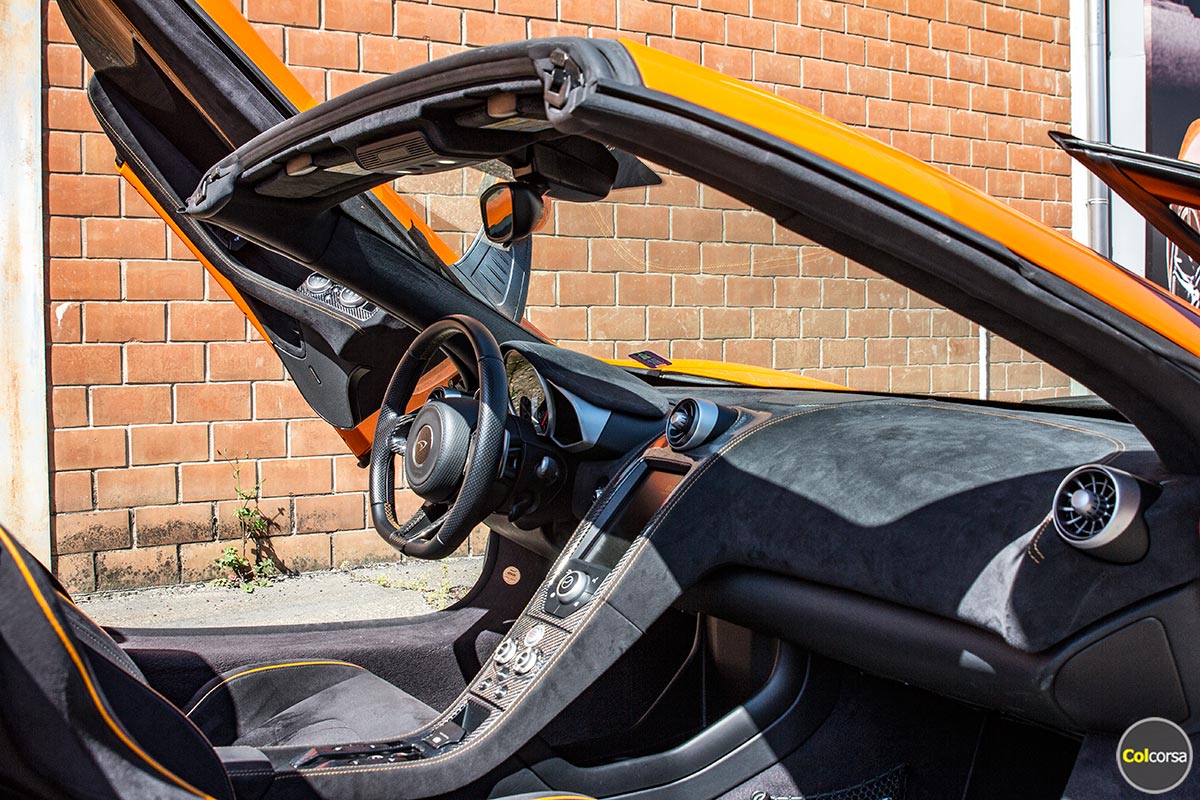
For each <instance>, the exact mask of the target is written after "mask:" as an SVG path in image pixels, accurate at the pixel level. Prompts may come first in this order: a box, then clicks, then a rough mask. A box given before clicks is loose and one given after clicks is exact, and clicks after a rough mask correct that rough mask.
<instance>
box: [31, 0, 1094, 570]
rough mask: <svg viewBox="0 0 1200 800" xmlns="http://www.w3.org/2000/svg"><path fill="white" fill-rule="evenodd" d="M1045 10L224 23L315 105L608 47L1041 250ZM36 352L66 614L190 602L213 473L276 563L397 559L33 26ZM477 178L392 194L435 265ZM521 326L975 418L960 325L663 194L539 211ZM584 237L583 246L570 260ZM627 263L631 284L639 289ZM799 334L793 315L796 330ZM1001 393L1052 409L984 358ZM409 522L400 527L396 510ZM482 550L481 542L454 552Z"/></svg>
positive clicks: (705, 197)
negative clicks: (260, 530) (511, 52)
mask: <svg viewBox="0 0 1200 800" xmlns="http://www.w3.org/2000/svg"><path fill="white" fill-rule="evenodd" d="M1067 8H1068V3H1067V0H1010V2H1007V3H1003V4H1001V3H995V4H993V3H983V2H977V0H866V3H865V4H855V3H839V2H823V0H799V2H796V0H792V2H787V1H786V0H692V2H687V1H686V0H684V1H683V2H676V3H667V2H649V1H647V0H558V2H552V1H549V2H547V1H545V0H446V2H445V3H442V2H436V3H433V4H426V3H416V2H395V3H393V2H390V1H389V0H324V2H321V1H320V0H287V1H286V2H284V1H283V0H246V2H245V3H244V6H243V10H244V12H245V13H246V14H247V16H248V17H249V18H250V19H251V21H252V22H254V24H255V26H256V28H258V30H259V32H260V33H261V35H262V36H263V38H264V39H265V40H266V41H267V43H268V44H269V45H270V46H271V48H272V49H274V50H275V51H276V52H277V53H279V54H280V55H282V56H283V57H284V59H285V61H286V62H287V63H288V64H289V65H291V67H292V68H293V70H294V71H295V72H296V74H297V75H298V76H299V78H300V80H301V81H302V82H303V83H304V84H305V85H306V86H307V87H308V88H309V90H310V91H311V92H312V93H313V94H314V95H316V96H317V97H318V98H327V97H331V96H333V95H336V94H338V93H341V92H344V91H346V90H348V89H351V88H353V87H356V86H359V85H361V84H363V83H365V82H367V81H370V80H372V79H373V78H376V77H378V76H379V75H383V74H387V73H390V72H393V71H395V70H399V69H403V68H405V67H408V66H412V65H414V64H418V63H422V62H424V61H426V60H427V59H429V58H431V57H438V56H443V55H447V54H449V53H452V52H455V51H458V50H461V49H463V48H464V47H469V46H474V45H483V44H489V43H493V42H500V41H508V40H512V39H520V38H524V37H528V36H546V35H556V34H568V35H586V36H597V37H600V36H615V35H617V34H618V33H619V34H620V35H623V36H627V37H629V38H633V39H636V40H638V41H644V42H646V43H648V44H650V45H652V46H655V47H658V48H661V49H664V50H667V51H670V52H673V53H677V54H679V55H681V56H684V57H685V58H689V59H691V60H693V61H698V62H700V63H703V64H705V65H707V66H710V67H713V68H715V69H718V70H721V71H722V72H724V73H726V74H728V75H732V76H734V77H738V78H744V79H747V80H752V81H755V82H757V83H759V84H762V85H764V86H766V87H768V88H770V89H771V90H773V91H775V92H777V93H779V94H780V95H782V96H784V97H787V98H788V99H791V100H795V101H797V102H800V103H802V104H804V105H807V106H809V107H812V108H815V109H818V110H820V111H822V112H824V113H825V114H828V115H830V116H832V117H834V118H836V119H839V120H842V121H844V122H847V123H849V124H852V125H855V126H860V127H862V128H864V129H865V130H866V131H868V132H869V133H870V134H871V135H873V136H876V137H878V138H879V139H881V140H883V141H886V142H890V143H891V144H893V145H895V146H896V147H899V148H900V149H902V150H905V151H907V152H910V153H912V154H913V155H916V156H918V157H920V158H922V159H925V160H929V161H932V162H934V163H936V164H938V165H939V166H942V167H943V168H945V169H946V170H948V171H949V172H950V173H951V174H953V175H955V176H956V177H958V178H960V179H962V180H964V181H966V182H968V183H970V184H972V185H975V186H978V187H980V188H983V189H986V190H987V191H989V192H991V193H992V194H995V195H997V196H999V197H1001V198H1004V199H1006V200H1007V201H1008V202H1010V203H1012V204H1013V205H1014V206H1016V207H1018V208H1020V209H1021V210H1022V211H1025V212H1027V213H1029V214H1031V215H1032V216H1034V217H1036V218H1039V219H1041V220H1043V221H1045V222H1047V223H1048V224H1050V225H1054V226H1058V227H1062V228H1065V227H1067V226H1068V225H1069V220H1070V203H1069V201H1070V196H1069V192H1070V187H1069V179H1068V160H1067V158H1066V156H1065V155H1063V154H1062V153H1060V152H1059V151H1057V150H1056V149H1054V148H1053V147H1052V145H1051V143H1050V141H1049V140H1048V138H1047V137H1046V133H1047V132H1048V131H1049V130H1051V129H1054V128H1065V127H1066V126H1067V124H1068V122H1069V104H1070V99H1069V81H1068V72H1067V70H1068V60H1069V50H1068V42H1067V30H1068V21H1067V18H1066V17H1067ZM46 29H47V42H46V77H47V84H48V85H47V88H46V92H47V96H46V125H47V137H48V138H47V141H48V148H47V159H46V160H47V164H46V168H47V171H48V177H47V186H48V202H47V210H48V225H47V230H48V237H47V238H48V254H47V272H48V279H47V280H48V298H49V302H48V307H47V326H48V330H49V333H50V339H51V342H52V343H51V345H50V348H49V349H50V352H49V362H50V375H51V383H52V386H51V387H50V393H51V398H50V399H51V406H52V426H53V442H52V459H53V468H54V475H53V492H52V497H53V506H54V519H55V525H54V552H55V554H56V564H55V567H56V570H57V571H58V574H59V575H60V577H61V578H62V579H63V580H64V582H65V583H66V584H67V585H68V586H69V587H70V588H72V589H73V590H76V591H86V590H90V589H93V588H102V589H103V588H115V587H122V586H132V585H145V584H153V583H173V582H177V581H191V580H199V579H203V578H206V577H209V576H210V575H212V574H213V572H212V567H211V564H212V559H213V558H214V557H215V556H216V555H217V554H218V553H219V551H220V550H221V548H222V547H223V546H224V544H225V543H226V542H227V541H229V540H230V539H231V538H235V537H236V536H237V535H238V529H237V526H236V524H235V522H234V520H233V517H232V512H233V508H234V506H235V505H236V501H235V499H234V498H235V493H234V480H233V475H232V466H231V464H230V463H228V462H227V461H226V460H225V459H224V458H223V455H222V454H223V453H224V454H226V455H232V456H237V457H240V458H242V460H243V463H242V475H243V481H242V482H243V485H252V484H254V483H255V482H258V481H261V482H262V488H263V495H264V499H263V502H262V507H263V510H264V512H265V513H266V514H267V515H268V516H269V517H271V518H272V519H273V521H274V523H275V528H274V532H275V534H276V535H275V536H274V537H273V540H272V541H273V545H274V548H275V550H276V552H277V553H278V555H279V556H280V557H281V558H282V560H283V561H284V563H285V564H286V565H287V566H289V567H292V568H295V569H313V568H321V567H329V566H331V565H333V566H336V565H340V564H342V563H347V562H349V563H355V562H361V561H369V560H374V559H379V558H383V557H390V556H392V555H393V553H392V551H391V550H390V549H389V548H387V547H386V546H384V545H382V543H380V542H379V540H378V538H377V537H376V536H375V534H374V533H373V532H371V531H369V530H366V529H365V526H366V525H367V522H368V521H367V518H366V516H365V513H364V512H365V507H364V497H363V490H364V487H365V473H364V472H363V471H361V470H358V469H357V468H356V467H355V466H354V462H353V459H352V458H351V457H350V456H348V455H346V454H345V449H344V446H343V445H342V443H341V440H340V439H339V438H338V437H337V436H336V435H334V434H333V433H332V431H331V430H330V429H329V428H328V427H327V426H326V425H325V424H324V423H322V422H321V421H320V420H317V419H314V418H313V417H312V415H311V412H310V411H309V410H308V408H307V406H306V405H305V404H304V402H303V401H302V400H301V399H300V397H299V395H298V393H297V392H296V390H295V388H294V387H293V385H292V384H291V383H290V382H288V381H287V380H286V379H285V378H284V375H283V370H282V367H281V366H280V365H279V363H278V361H277V360H276V358H275V357H274V355H273V354H272V352H271V349H270V347H269V346H268V345H266V344H265V343H263V342H262V341H260V340H259V339H258V337H257V335H256V334H255V332H254V331H253V329H252V328H251V327H250V326H249V325H248V324H247V323H246V322H245V320H244V319H243V318H242V316H241V314H240V313H239V312H238V311H237V310H236V308H234V306H233V305H232V303H230V302H229V301H228V299H227V298H225V296H224V294H223V292H222V291H221V289H220V288H219V287H218V286H217V285H216V284H215V283H214V282H213V281H211V280H210V279H208V278H207V276H206V275H205V274H204V271H203V270H202V269H201V268H200V267H199V266H198V265H197V264H196V263H195V262H194V261H193V260H192V259H191V258H190V257H189V255H188V253H187V252H186V250H185V248H184V247H183V246H182V245H181V243H180V242H179V241H178V240H177V239H175V238H174V237H173V236H172V235H171V234H170V232H169V231H168V230H167V228H166V227H165V225H163V224H162V223H161V222H160V221H159V220H157V218H155V217H154V215H153V214H152V212H151V211H150V209H149V208H147V207H146V205H145V204H144V203H143V202H142V201H141V200H140V199H139V198H138V197H137V196H136V194H135V193H133V192H132V191H131V190H130V189H129V187H127V186H125V185H124V184H123V182H122V181H121V180H120V179H119V178H118V177H116V175H115V174H114V170H113V152H112V149H111V147H110V146H109V145H108V143H107V142H106V140H105V138H104V136H103V135H102V134H101V133H99V126H98V124H97V123H96V121H95V120H94V119H93V117H92V114H91V111H90V109H89V108H88V106H87V102H86V100H85V97H84V94H83V90H82V87H83V85H84V82H85V79H86V67H85V65H84V64H83V62H82V58H81V56H80V54H79V51H78V49H77V48H76V47H75V46H74V45H73V44H72V42H71V37H70V34H69V32H68V31H67V29H66V26H65V25H64V24H63V22H62V18H61V16H60V14H59V13H58V10H57V7H56V6H55V4H54V3H53V2H51V3H49V5H48V6H47V26H46ZM481 179H482V177H481V176H480V175H479V174H478V173H472V172H466V173H462V174H454V175H443V176H434V177H430V178H425V179H420V180H419V181H417V182H410V183H407V184H405V187H404V191H405V193H406V194H408V195H410V196H412V197H413V198H414V201H415V202H416V203H417V204H418V205H419V206H420V207H421V208H423V209H425V213H426V215H427V218H428V219H429V220H430V222H431V224H433V225H434V227H435V228H437V229H439V230H442V231H446V232H447V233H448V234H449V235H450V239H451V241H452V243H453V244H455V245H456V246H461V244H462V239H463V236H462V235H461V232H463V231H470V230H473V229H474V228H475V227H476V225H477V218H476V214H477V211H476V208H477V206H476V205H475V201H474V199H473V197H474V193H475V191H477V189H478V186H479V182H480V180H481ZM554 224H555V230H556V231H562V232H563V235H561V236H547V237H543V239H542V240H541V241H540V242H539V244H538V247H537V256H536V261H537V263H536V269H537V271H536V273H535V275H534V276H533V281H532V284H531V291H530V311H529V315H530V318H531V320H532V321H533V322H534V323H535V324H537V325H538V326H540V327H541V328H542V329H543V330H545V331H546V332H547V333H548V334H550V335H551V336H553V337H556V338H559V339H562V340H564V342H565V343H567V344H568V345H569V346H571V347H575V348H578V349H584V350H587V351H589V352H594V353H597V354H600V355H614V354H615V355H623V354H625V353H627V352H629V351H631V350H634V349H640V348H643V347H646V346H649V347H652V348H653V349H655V350H658V351H659V352H661V353H663V354H664V355H669V356H674V357H704V358H727V359H729V360H735V361H742V362H747V363H754V364H762V365H765V366H775V367H778V368H783V369H790V370H797V371H800V372H802V373H804V374H810V375H814V376H816V377H820V378H824V379H828V380H834V381H836V382H839V383H848V384H851V385H854V386H857V387H861V388H865V389H892V390H896V391H935V392H948V393H967V392H973V391H975V390H976V387H977V386H978V380H979V376H978V374H977V367H976V366H975V360H976V355H977V351H976V346H975V341H976V340H975V334H976V331H975V329H974V326H972V325H970V324H968V323H967V322H966V321H965V320H962V319H961V318H959V317H956V316H955V315H953V314H950V313H949V312H946V311H945V310H942V309H938V308H936V307H935V306H933V304H931V303H928V302H927V301H925V300H924V299H922V298H920V297H918V296H916V295H914V294H912V293H910V292H908V291H906V290H905V289H903V288H902V287H899V286H897V285H895V284H894V283H892V282H890V281H888V280H886V279H883V278H881V277H878V276H877V275H875V274H874V273H872V272H871V271H870V270H867V269H866V268H864V267H862V266H860V265H857V264H854V263H848V262H847V261H846V260H845V259H842V258H840V257H838V256H836V255H834V254H832V253H829V252H828V251H825V250H823V249H821V248H818V247H816V246H813V245H811V244H808V243H806V242H804V241H803V240H801V239H799V238H798V237H796V236H794V235H792V234H790V233H788V232H786V231H783V230H781V229H778V228H777V227H776V226H774V225H773V224H771V223H770V221H769V220H764V219H762V218H760V217H756V216H755V215H752V214H750V213H748V212H746V211H745V209H744V208H743V207H741V206H740V205H739V204H738V203H736V202H735V201H732V200H730V199H729V198H727V197H724V196H722V195H720V194H719V193H715V192H711V191H707V190H704V191H702V190H701V189H699V187H697V186H695V185H694V184H693V183H691V182H690V181H688V180H686V179H683V178H680V177H678V176H667V179H666V182H665V183H664V185H663V186H661V187H654V188H651V189H649V190H633V191H628V190H627V191H625V192H622V193H621V194H620V195H619V196H616V197H614V198H613V202H611V203H604V204H597V205H595V206H590V207H580V206H572V205H569V204H557V205H556V208H555V218H554ZM588 236H598V237H599V238H596V239H592V240H590V241H589V240H588V239H586V238H583V237H588ZM647 264H648V265H649V266H648V267H647V266H646V265H647ZM799 309H804V310H799ZM990 380H991V385H992V387H993V388H994V389H995V390H996V392H995V395H994V396H998V397H1004V398H1017V399H1019V398H1022V397H1026V398H1028V397H1032V396H1037V395H1044V394H1051V393H1061V392H1062V391H1064V390H1065V387H1066V381H1065V379H1064V378H1063V376H1061V375H1060V374H1059V373H1057V372H1056V371H1054V370H1051V369H1049V368H1047V367H1045V366H1044V365H1042V364H1040V363H1039V362H1037V361H1036V360H1033V359H1031V358H1030V357H1028V356H1027V355H1025V354H1023V353H1021V352H1020V351H1018V350H1017V349H1016V348H1014V347H1011V346H1010V345H1007V344H1006V343H1003V342H996V343H995V345H994V349H993V364H992V367H991V370H990ZM408 501H409V502H414V503H415V501H414V500H413V499H412V498H411V497H410V498H408ZM473 546H474V547H475V548H478V547H479V540H476V541H475V542H474V544H473Z"/></svg>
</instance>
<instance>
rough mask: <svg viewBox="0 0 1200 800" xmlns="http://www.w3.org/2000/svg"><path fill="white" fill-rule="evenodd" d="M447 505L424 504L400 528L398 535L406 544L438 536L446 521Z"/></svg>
mask: <svg viewBox="0 0 1200 800" xmlns="http://www.w3.org/2000/svg"><path fill="white" fill-rule="evenodd" d="M447 509H448V506H447V505H446V504H445V503H428V502H426V503H422V504H421V507H420V508H419V509H417V511H416V512H415V513H414V514H413V515H412V516H411V517H409V518H408V522H406V523H404V524H403V525H402V526H400V529H399V531H397V532H396V535H397V536H398V537H399V538H400V539H402V540H404V541H405V542H415V541H417V540H427V539H430V538H431V537H433V536H434V535H436V534H437V532H438V530H439V529H440V528H441V527H442V521H443V520H445V519H446V511H447Z"/></svg>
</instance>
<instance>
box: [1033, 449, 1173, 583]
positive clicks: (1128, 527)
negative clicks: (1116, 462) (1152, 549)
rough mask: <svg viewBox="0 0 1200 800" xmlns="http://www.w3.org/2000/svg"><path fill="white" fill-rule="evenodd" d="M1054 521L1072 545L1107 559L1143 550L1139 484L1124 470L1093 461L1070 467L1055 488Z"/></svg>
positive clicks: (1130, 557) (1129, 557)
mask: <svg viewBox="0 0 1200 800" xmlns="http://www.w3.org/2000/svg"><path fill="white" fill-rule="evenodd" d="M1054 527H1055V528H1056V529H1057V530H1058V534H1059V536H1061V537H1062V538H1063V540H1064V541H1066V542H1067V543H1068V544H1070V545H1071V546H1072V547H1075V548H1078V549H1080V550H1084V551H1087V552H1089V553H1090V554H1091V555H1094V556H1096V557H1098V558H1102V559H1104V560H1106V561H1116V562H1119V563H1122V564H1127V563H1132V562H1134V561H1137V560H1138V559H1140V558H1141V557H1142V556H1143V555H1145V554H1146V548H1147V547H1148V546H1149V537H1148V535H1147V532H1146V525H1145V521H1144V520H1143V519H1142V486H1141V483H1140V482H1139V481H1138V479H1137V478H1135V477H1134V476H1132V475H1130V474H1129V473H1128V472H1123V471H1121V470H1119V469H1114V468H1112V467H1102V466H1099V465H1095V464H1090V465H1087V466H1083V467H1080V468H1078V469H1076V470H1074V471H1072V472H1071V473H1070V474H1069V475H1067V477H1066V478H1064V479H1063V481H1062V483H1060V484H1059V486H1058V491H1057V492H1055V494H1054Z"/></svg>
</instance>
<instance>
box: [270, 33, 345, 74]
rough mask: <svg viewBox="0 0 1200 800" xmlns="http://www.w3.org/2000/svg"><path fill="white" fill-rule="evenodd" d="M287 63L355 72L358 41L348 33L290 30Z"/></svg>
mask: <svg viewBox="0 0 1200 800" xmlns="http://www.w3.org/2000/svg"><path fill="white" fill-rule="evenodd" d="M287 46H288V63H290V64H295V65H297V66H301V67H325V68H326V69H358V39H357V37H355V36H354V34H352V33H339V32H335V31H310V30H303V29H296V28H293V29H290V30H288V32H287Z"/></svg>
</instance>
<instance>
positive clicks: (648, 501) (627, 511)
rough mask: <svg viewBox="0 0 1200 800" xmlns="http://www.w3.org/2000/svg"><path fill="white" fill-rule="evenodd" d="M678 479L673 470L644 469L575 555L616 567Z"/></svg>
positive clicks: (584, 559)
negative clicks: (588, 541) (643, 472)
mask: <svg viewBox="0 0 1200 800" xmlns="http://www.w3.org/2000/svg"><path fill="white" fill-rule="evenodd" d="M681 480H683V476H682V475H676V474H675V473H673V472H664V471H662V470H657V469H649V470H646V472H645V474H643V475H642V476H641V478H639V479H638V482H637V484H636V485H635V486H634V487H633V490H632V491H630V492H629V494H628V495H626V497H625V500H624V501H623V502H622V503H621V505H620V507H619V508H618V509H617V511H616V513H615V514H613V515H612V516H611V517H609V518H608V519H607V520H606V521H605V522H604V523H603V525H602V526H601V530H600V532H599V533H598V534H597V535H596V538H594V539H593V540H592V541H591V543H590V544H588V546H587V549H585V550H584V552H583V553H582V554H581V555H580V556H578V558H579V559H580V560H581V561H586V562H588V563H589V564H594V565H596V566H598V567H603V568H604V569H612V568H613V567H615V566H616V565H617V562H618V561H619V560H620V559H621V556H623V555H624V554H625V551H626V550H628V549H629V545H630V543H631V542H632V541H633V540H634V538H636V537H637V535H638V534H639V533H641V532H642V529H643V528H645V527H646V523H647V522H649V521H650V518H651V517H652V516H654V512H655V511H658V509H659V508H661V507H662V504H663V503H665V502H666V500H667V497H668V496H670V494H671V491H672V490H673V489H674V488H675V487H676V486H678V485H679V482H680V481H681Z"/></svg>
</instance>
